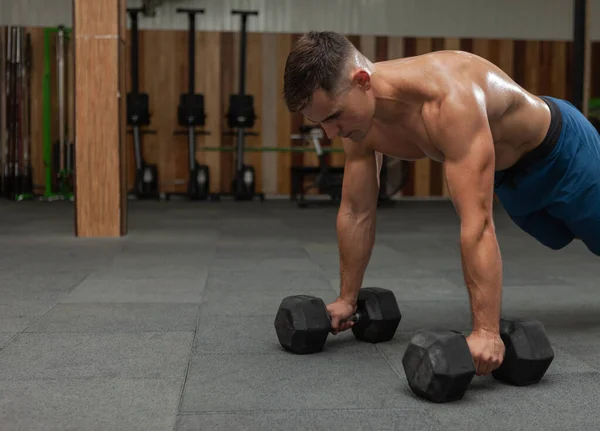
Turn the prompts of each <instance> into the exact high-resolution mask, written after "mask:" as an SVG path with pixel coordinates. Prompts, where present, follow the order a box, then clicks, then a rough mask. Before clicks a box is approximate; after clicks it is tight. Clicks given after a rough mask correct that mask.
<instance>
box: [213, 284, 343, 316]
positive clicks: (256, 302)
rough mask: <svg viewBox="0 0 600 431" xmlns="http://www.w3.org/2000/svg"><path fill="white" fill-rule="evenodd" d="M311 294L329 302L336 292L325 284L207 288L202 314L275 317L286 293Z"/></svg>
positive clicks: (333, 298)
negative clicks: (315, 286)
mask: <svg viewBox="0 0 600 431" xmlns="http://www.w3.org/2000/svg"><path fill="white" fill-rule="evenodd" d="M298 294H303V295H313V296H316V297H318V298H321V299H323V301H325V303H326V304H327V303H330V302H333V301H334V300H335V298H336V297H337V294H336V292H335V291H334V290H333V289H331V287H330V286H328V285H327V284H326V285H325V287H324V288H323V289H319V290H309V289H298V290H289V289H287V288H286V287H285V286H283V287H282V289H281V290H274V289H271V290H260V289H243V288H241V287H240V289H239V290H237V291H236V290H231V289H223V290H216V289H214V288H213V289H210V290H207V291H206V293H205V294H204V304H203V305H204V306H203V308H202V315H203V316H215V315H217V316H271V317H272V318H275V314H276V313H277V309H278V308H279V305H280V304H281V301H282V300H283V298H284V297H286V296H288V295H298Z"/></svg>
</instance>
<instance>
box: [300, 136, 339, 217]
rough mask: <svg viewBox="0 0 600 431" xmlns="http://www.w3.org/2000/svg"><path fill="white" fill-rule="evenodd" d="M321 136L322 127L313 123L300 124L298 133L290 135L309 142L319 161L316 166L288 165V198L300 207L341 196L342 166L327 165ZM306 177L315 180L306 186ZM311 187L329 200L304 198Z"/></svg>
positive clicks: (337, 199)
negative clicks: (289, 184)
mask: <svg viewBox="0 0 600 431" xmlns="http://www.w3.org/2000/svg"><path fill="white" fill-rule="evenodd" d="M323 137H324V133H323V129H321V128H320V127H319V126H313V125H302V126H300V133H298V134H293V135H291V139H292V140H303V141H308V142H310V143H311V144H312V146H313V147H314V149H315V153H316V154H317V158H318V161H319V163H318V165H317V166H305V165H292V166H291V167H290V182H291V192H290V199H292V200H295V201H296V202H297V205H298V206H299V207H300V208H306V207H307V206H308V204H309V203H311V204H323V203H324V204H329V203H339V201H340V200H341V197H342V181H343V177H344V167H343V166H329V164H328V163H327V160H326V157H325V155H326V153H325V151H323V147H322V146H321V139H323ZM306 177H314V178H315V180H314V181H313V182H312V183H310V184H309V185H308V186H304V180H305V178H306ZM312 189H317V190H318V191H319V193H325V194H327V195H329V200H323V199H306V193H307V192H308V191H309V190H312Z"/></svg>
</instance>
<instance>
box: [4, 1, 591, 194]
mask: <svg viewBox="0 0 600 431" xmlns="http://www.w3.org/2000/svg"><path fill="white" fill-rule="evenodd" d="M0 1H6V0H0ZM36 1H38V0H22V1H21V2H16V3H20V6H19V8H20V10H22V11H25V10H28V11H29V12H30V13H29V14H24V15H23V17H25V16H26V17H27V21H29V22H35V21H36V18H35V17H36V16H37V15H36V14H38V12H37V9H26V8H27V7H28V8H31V7H32V6H34V4H35V2H36ZM13 3H15V2H13ZM71 3H72V1H71V0H70V1H69V2H64V1H63V2H57V3H56V13H54V14H49V15H47V16H46V15H45V16H44V18H43V19H48V20H49V22H46V23H45V24H44V25H52V26H54V25H57V24H65V23H67V24H68V22H69V21H70V20H68V19H67V20H64V21H62V22H61V21H59V22H56V21H52V20H54V19H59V18H60V17H61V16H62V14H63V13H64V14H65V16H67V17H69V16H70V15H69V14H70V10H68V6H69V5H70V4H71ZM130 3H131V6H137V5H139V2H130ZM242 3H243V4H242ZM343 3H344V8H342V7H341V6H340V5H341V3H340V2H331V3H330V4H329V6H327V8H326V10H325V11H324V12H323V9H322V8H318V7H317V3H316V2H314V1H312V0H306V1H304V2H293V1H284V0H281V1H269V0H263V1H246V2H234V1H224V2H216V1H215V2H213V1H204V2H200V1H197V2H166V3H165V4H163V5H161V6H160V7H159V8H158V9H157V14H156V16H155V17H153V18H142V19H141V21H140V27H141V29H142V30H141V31H140V52H139V54H140V90H141V91H144V92H147V93H148V94H149V96H150V109H151V113H152V117H151V125H150V126H149V127H148V129H150V130H154V131H156V134H148V135H144V136H143V138H142V139H143V142H142V145H143V153H144V157H145V159H146V161H147V162H149V163H156V164H158V169H159V176H160V181H161V186H160V190H161V191H162V192H183V191H184V190H185V183H186V181H187V142H186V137H185V135H174V133H173V132H174V131H176V130H179V129H180V128H179V127H178V126H177V103H178V98H179V94H180V93H182V92H185V91H186V89H187V63H188V59H187V27H186V25H187V24H186V17H185V15H181V14H175V12H174V8H175V7H181V6H183V7H185V6H195V7H205V8H206V9H207V14H206V15H202V16H198V18H197V25H198V28H199V29H203V28H204V30H201V31H198V32H197V35H196V49H197V50H196V74H197V75H196V76H197V78H196V79H197V81H196V86H197V91H198V92H202V93H204V94H205V96H206V113H207V125H206V130H208V131H209V132H210V135H209V136H206V137H204V136H199V137H198V142H197V144H198V148H199V149H201V148H202V147H203V146H205V145H208V146H212V147H218V146H229V145H233V144H234V141H233V138H231V137H227V136H223V132H225V131H227V125H226V121H225V112H226V111H227V107H228V106H227V104H228V97H229V94H231V93H234V92H235V91H237V74H238V65H237V62H238V46H239V35H238V33H237V29H238V27H239V22H238V20H237V19H236V18H235V17H230V16H229V14H228V11H229V9H230V8H231V7H243V8H254V7H256V8H257V9H259V10H261V11H264V10H265V9H266V7H267V6H268V7H269V8H270V7H274V8H275V11H274V10H273V9H270V10H269V13H268V14H266V13H264V14H263V13H262V12H261V15H259V17H258V18H254V17H252V18H250V19H249V31H250V33H249V35H248V57H247V68H248V69H247V70H248V76H247V91H248V92H249V93H250V94H252V95H254V97H255V109H256V111H257V114H258V116H259V118H258V120H257V123H256V126H255V127H254V129H253V130H254V131H256V132H258V133H259V136H258V137H254V136H250V137H248V138H247V145H248V146H253V147H257V146H267V147H271V146H280V147H289V146H292V145H297V144H298V143H297V142H295V141H291V140H290V134H292V133H296V132H297V131H298V126H299V125H300V124H301V123H302V122H303V121H304V120H303V118H302V117H301V116H299V115H291V114H289V113H288V112H287V110H286V109H285V106H284V104H283V102H282V100H281V88H282V75H283V66H284V63H285V59H286V56H287V53H288V52H289V49H290V48H291V46H292V44H293V42H294V40H295V39H296V38H297V37H299V35H300V33H301V32H300V31H293V32H292V31H290V32H285V31H284V29H285V28H286V26H288V27H294V28H296V29H298V30H300V29H309V28H333V29H336V28H337V29H338V30H341V29H343V28H344V27H343V25H346V24H347V25H350V24H349V23H354V24H353V25H355V26H356V27H355V28H356V29H358V30H361V29H362V32H356V33H349V32H344V33H345V34H347V35H348V37H349V38H350V39H351V40H352V41H353V43H354V44H355V45H356V46H357V47H358V48H359V49H361V50H362V51H363V52H365V54H367V55H368V56H369V57H370V58H371V59H373V60H384V59H387V58H391V57H398V56H409V55H417V54H421V53H426V52H430V51H435V50H439V49H448V48H450V49H463V50H466V51H471V52H474V53H476V54H479V55H482V56H483V57H486V58H488V59H489V60H491V61H493V62H494V63H496V64H498V65H499V66H500V67H501V68H503V69H504V70H505V71H506V72H507V73H509V74H510V75H511V76H513V77H514V78H515V79H516V81H517V82H518V83H519V84H521V85H523V86H524V87H525V88H527V89H528V90H530V91H533V92H536V93H541V94H547V95H552V96H557V97H565V98H567V99H569V97H570V94H571V93H570V91H571V90H570V87H571V85H570V82H571V79H570V72H571V64H572V42H571V41H570V40H569V39H570V32H571V30H572V29H571V17H572V13H571V1H562V0H561V1H557V2H556V7H553V8H543V7H542V4H545V3H544V0H540V1H538V0H527V1H524V2H519V6H518V7H517V6H516V3H514V2H485V3H486V7H487V5H495V6H490V7H493V8H494V9H493V10H494V12H495V13H494V14H492V13H491V12H490V10H487V11H486V12H485V13H484V12H483V11H481V12H477V11H478V10H479V9H477V8H475V9H474V12H473V11H472V12H473V13H474V14H475V15H480V16H481V17H482V19H483V21H484V22H485V21H486V18H489V19H491V18H490V16H493V19H491V20H492V21H493V22H490V23H488V24H489V25H487V26H481V25H480V23H481V22H482V20H480V19H473V13H472V14H471V15H469V20H468V23H464V24H465V26H463V27H461V26H459V25H457V24H456V22H454V23H452V21H453V20H452V19H451V17H453V16H454V15H453V14H455V13H458V12H456V11H459V12H460V11H461V10H462V11H463V12H464V11H465V8H467V7H468V6H472V7H475V6H474V5H477V4H479V3H483V2H481V1H480V2H476V1H467V0H460V1H458V0H457V1H456V2H453V7H452V8H450V9H451V10H450V9H449V10H447V11H446V10H445V9H444V8H445V6H444V5H445V4H446V3H445V2H433V1H432V0H427V1H425V0H423V1H421V2H408V1H396V2H394V1H383V0H381V1H377V0H370V1H366V2H365V1H361V2H358V1H352V0H345V1H344V2H343ZM434 3H435V10H436V11H437V12H438V15H437V16H438V17H442V16H443V17H444V19H443V21H444V24H443V26H442V27H441V28H443V29H445V31H447V32H448V34H447V35H442V36H440V35H439V33H441V30H440V28H436V29H434V28H433V26H432V24H431V23H433V22H437V21H434V18H431V17H430V18H431V19H423V20H420V21H419V20H411V19H409V18H407V17H411V16H413V15H418V14H421V15H418V16H422V14H423V11H421V9H419V8H420V7H421V6H417V5H424V4H427V5H428V7H432V4H434ZM298 4H303V5H305V7H303V8H302V9H298V8H297V5H298ZM400 4H402V5H403V6H402V7H403V8H404V9H402V8H400V6H399V5H400ZM361 5H362V6H361ZM53 6H54V5H53ZM61 7H64V8H65V10H64V11H62V12H60V11H61ZM212 8H215V10H220V12H210V10H212ZM217 8H219V9H217ZM550 9H552V10H550ZM382 10H383V11H385V14H384V15H387V14H388V13H391V16H398V17H402V18H399V21H398V22H399V23H401V24H402V25H395V26H394V25H393V23H389V22H388V21H386V19H383V18H381V23H382V25H381V26H382V28H381V29H379V30H378V31H379V33H382V32H384V31H389V33H390V34H389V35H375V34H372V33H373V31H374V30H377V27H374V24H375V23H376V18H377V17H378V16H379V15H377V14H381V13H382V12H381V11H382ZM401 10H402V13H401V12H400V11H401ZM515 10H518V11H519V16H520V18H519V20H521V21H518V23H520V24H519V25H518V27H519V28H511V27H510V26H508V27H507V26H506V25H507V23H508V22H509V21H510V22H512V23H513V24H514V25H516V24H515V23H516V22H517V21H514V19H515V17H514V15H515V13H514V11H515ZM394 11H395V12H394ZM597 11H598V8H597V7H596V6H594V3H593V2H592V17H591V20H592V22H594V21H596V22H599V23H600V19H598V20H594V19H593V15H594V14H596V15H598V14H597ZM442 12H443V13H442ZM533 14H535V15H536V17H537V18H538V19H537V21H536V22H537V23H538V24H537V25H534V26H529V27H528V26H526V25H524V24H523V21H522V20H524V19H525V18H527V17H528V16H529V17H531V16H532V15H533ZM39 15H43V14H39ZM511 15H513V16H512V18H513V20H512V21H511V20H510V19H509V18H511ZM558 15H561V16H560V19H559V16H558ZM19 16H20V15H19V14H18V13H15V9H14V7H13V13H12V15H11V17H13V18H14V17H17V18H18V17H19ZM289 16H295V19H294V20H290V19H289ZM322 16H325V17H327V18H328V20H324V19H323V18H321V17H322ZM364 16H367V17H370V18H369V19H363V17H364ZM286 17H287V18H286ZM358 17H360V18H361V19H360V20H359V19H358ZM523 17H525V18H523ZM17 18H15V19H17ZM50 18H52V19H50ZM219 18H220V19H219ZM278 18H279V19H278ZM40 19H42V18H41V17H40ZM329 19H330V20H331V23H330V24H331V25H328V21H329ZM463 19H464V18H463ZM527 19H528V18H527ZM435 20H438V21H439V20H441V18H435ZM405 21H406V22H405ZM413 21H415V22H419V24H423V26H418V28H416V27H417V26H415V23H414V22H413ZM458 22H460V21H458ZM369 23H370V24H369ZM448 23H450V24H448ZM469 23H470V24H469ZM478 23H479V24H478ZM493 23H496V24H493ZM497 23H501V24H502V25H498V24H497ZM405 24H406V25H405ZM210 26H212V27H213V30H211V31H208V30H207V28H208V27H210ZM295 26H297V27H295ZM369 26H371V27H369ZM385 26H388V27H387V28H385ZM392 27H393V28H392ZM522 27H528V28H527V29H526V30H523V28H522ZM219 28H222V29H223V30H218V29H219ZM348 28H350V27H348ZM400 28H402V29H403V32H404V33H408V34H409V35H407V36H393V35H392V34H394V32H395V33H399V32H400V31H399V29H400ZM592 28H594V26H592ZM261 29H262V30H264V31H259V30H261ZM427 29H429V30H427ZM409 30H410V31H412V34H411V33H409ZM30 31H31V34H32V43H33V69H34V70H33V76H32V99H33V100H32V141H33V143H32V154H31V156H32V159H33V169H34V183H35V184H42V183H43V169H44V162H43V158H42V157H43V153H42V133H41V125H42V103H41V94H42V92H41V88H42V83H43V69H42V64H43V55H44V53H43V28H41V27H35V26H33V27H30ZM428 31H430V33H429V34H428V33H427V32H428ZM523 31H525V32H529V33H523ZM486 32H487V33H486ZM592 33H594V32H593V31H592ZM460 34H465V35H467V36H460ZM469 34H471V35H473V34H475V35H477V34H479V35H483V34H488V35H495V37H494V38H487V37H483V36H481V37H472V36H468V35H469ZM510 34H517V35H519V34H520V35H522V36H523V35H525V34H529V35H533V36H536V37H531V38H527V39H523V38H520V39H517V38H514V36H513V37H512V38H511V37H509V36H508V35H510ZM502 35H504V36H502ZM53 49H54V48H53ZM128 49H129V46H128ZM51 59H52V61H53V62H54V61H55V56H54V55H53V54H52V55H51ZM129 60H130V57H129V53H128V55H127V62H128V64H127V67H128V70H129ZM54 67H55V66H54V65H53V66H52V71H54V70H55V69H54ZM599 69H600V42H598V43H593V44H592V70H595V71H597V70H599ZM596 75H598V74H597V73H596V74H594V73H592V87H591V97H597V96H599V95H600V82H599V78H598V77H596ZM55 81H56V80H55V79H52V80H51V83H52V87H53V90H52V94H53V95H54V94H55V91H56V89H55ZM127 86H128V88H129V87H130V83H129V74H128V75H127ZM69 87H70V89H71V90H72V85H70V86H69ZM71 97H72V92H71V94H70V95H69V98H71ZM53 100H55V98H54V97H53ZM56 118H57V115H54V116H53V127H52V129H53V135H54V136H53V141H54V140H55V139H56V138H57V133H56V125H57V121H56ZM324 144H325V145H330V146H334V147H340V146H341V145H340V141H339V140H338V139H334V140H333V141H328V140H327V141H326V142H325V143H324ZM127 148H128V154H127V165H128V167H129V170H128V172H129V175H128V180H129V185H128V187H131V186H132V185H133V180H134V159H133V142H132V138H131V135H129V137H128V142H127ZM246 157H247V158H246V161H247V162H248V163H249V164H252V165H253V166H255V168H256V169H257V180H258V181H257V187H258V189H259V190H260V191H263V192H265V193H269V194H287V193H289V190H290V179H289V167H290V165H291V164H298V163H304V164H307V165H313V164H316V157H315V156H314V155H311V154H301V153H300V154H299V153H294V154H290V153H262V154H261V153H258V152H249V153H247V155H246ZM197 159H198V160H199V161H200V162H201V163H206V164H208V165H209V167H210V172H211V190H212V191H219V190H222V191H227V190H229V188H230V184H231V179H232V177H233V168H234V154H233V153H231V152H223V153H219V152H203V151H201V150H199V151H198V152H197ZM329 161H330V163H331V164H333V165H341V164H343V154H336V153H333V154H331V155H330V156H329ZM409 166H410V175H409V181H408V184H407V185H406V187H405V188H404V189H403V194H404V195H409V196H410V195H416V196H440V195H443V194H444V193H445V186H444V183H443V179H442V177H443V175H442V171H441V166H440V164H439V163H436V162H431V161H428V160H422V161H418V162H414V163H410V164H409Z"/></svg>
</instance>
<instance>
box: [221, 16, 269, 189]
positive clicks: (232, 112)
mask: <svg viewBox="0 0 600 431" xmlns="http://www.w3.org/2000/svg"><path fill="white" fill-rule="evenodd" d="M231 14H232V15H239V16H240V18H241V28H240V57H239V59H240V60H239V63H240V73H239V89H238V93H237V94H232V95H230V96H229V110H228V112H227V124H228V126H229V128H230V129H232V130H235V132H230V133H228V134H234V135H236V136H237V141H236V167H235V175H234V178H233V181H232V184H231V193H217V194H215V195H211V197H212V198H213V199H219V198H220V197H221V196H233V198H234V199H235V200H253V199H254V198H255V197H258V198H259V199H260V200H261V201H264V199H265V196H264V194H263V193H257V192H256V172H255V170H254V167H253V166H250V165H247V164H245V163H244V145H245V138H246V136H249V135H256V133H254V132H250V131H249V130H247V129H251V128H252V127H254V123H255V121H256V113H255V111H254V97H253V96H252V95H250V94H246V49H247V40H246V35H247V30H246V26H247V21H248V17H249V16H258V11H248V10H238V9H233V10H232V11H231Z"/></svg>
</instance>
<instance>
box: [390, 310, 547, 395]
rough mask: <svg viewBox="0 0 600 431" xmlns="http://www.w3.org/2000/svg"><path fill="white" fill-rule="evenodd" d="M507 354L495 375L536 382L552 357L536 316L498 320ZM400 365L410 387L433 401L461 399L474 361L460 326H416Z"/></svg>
mask: <svg viewBox="0 0 600 431" xmlns="http://www.w3.org/2000/svg"><path fill="white" fill-rule="evenodd" d="M500 337H501V338H502V341H503V342H504V346H505V354H504V360H503V362H502V365H501V366H500V367H499V368H497V369H496V370H494V371H493V372H492V375H493V376H494V378H496V379H497V380H499V381H503V382H506V383H510V384H512V385H515V386H526V385H531V384H533V383H537V382H539V381H540V380H541V379H542V377H543V376H544V374H545V373H546V371H547V370H548V367H549V366H550V364H551V363H552V360H553V359H554V351H553V349H552V346H551V344H550V340H549V339H548V336H547V335H546V331H545V330H544V326H543V324H542V323H541V322H539V321H537V320H506V319H502V320H501V321H500ZM402 365H403V367H404V372H405V374H406V378H407V380H408V385H409V387H410V389H411V390H412V392H413V393H414V394H415V395H417V396H419V397H422V398H424V399H427V400H429V401H433V402H436V403H445V402H450V401H456V400H459V399H461V398H463V396H464V394H465V392H466V391H467V389H468V388H469V385H470V384H471V380H472V379H473V377H474V376H475V364H474V363H473V358H472V356H471V352H470V350H469V346H468V344H467V340H466V338H465V337H464V335H463V334H461V333H460V332H458V331H442V330H440V331H426V330H420V331H417V332H416V333H415V334H414V336H413V337H412V339H411V341H410V343H409V345H408V347H407V348H406V351H405V352H404V356H403V358H402Z"/></svg>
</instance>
